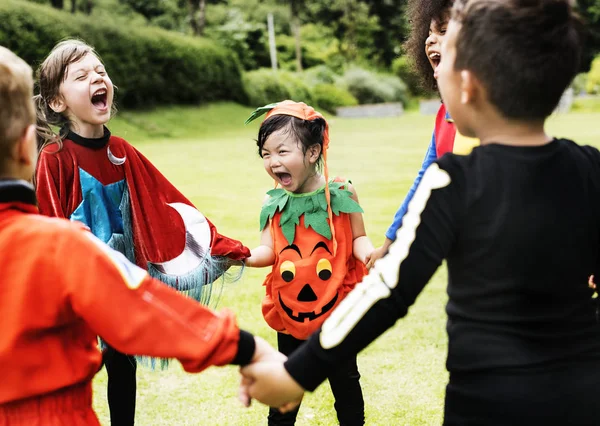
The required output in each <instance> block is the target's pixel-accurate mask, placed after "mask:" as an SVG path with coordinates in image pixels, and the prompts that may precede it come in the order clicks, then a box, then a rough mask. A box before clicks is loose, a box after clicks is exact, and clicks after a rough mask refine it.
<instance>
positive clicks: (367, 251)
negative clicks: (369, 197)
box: [348, 184, 373, 265]
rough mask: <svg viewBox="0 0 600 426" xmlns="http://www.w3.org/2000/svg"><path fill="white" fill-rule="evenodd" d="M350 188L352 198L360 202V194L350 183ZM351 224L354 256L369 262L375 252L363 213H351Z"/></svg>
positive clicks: (365, 262) (363, 261)
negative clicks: (368, 235)
mask: <svg viewBox="0 0 600 426" xmlns="http://www.w3.org/2000/svg"><path fill="white" fill-rule="evenodd" d="M348 190H349V191H350V192H352V196H351V198H352V199H353V200H354V201H356V203H357V204H360V203H359V202H358V194H357V193H356V189H354V187H353V186H352V184H348ZM350 225H351V226H352V238H353V240H354V241H353V243H352V252H353V253H354V257H355V258H356V259H358V260H359V261H361V262H362V263H364V264H365V265H366V264H367V263H369V259H370V257H371V253H373V244H372V243H371V240H370V239H369V237H367V231H366V230H365V222H364V220H363V215H362V213H350Z"/></svg>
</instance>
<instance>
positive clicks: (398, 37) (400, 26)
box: [366, 0, 409, 66]
mask: <svg viewBox="0 0 600 426" xmlns="http://www.w3.org/2000/svg"><path fill="white" fill-rule="evenodd" d="M366 3H368V4H369V6H370V10H371V14H372V15H374V16H377V18H378V22H379V29H378V30H376V31H375V32H374V34H373V37H374V41H375V45H376V47H377V52H378V55H379V57H380V60H381V62H382V65H385V66H389V65H391V63H392V62H393V61H394V59H395V58H397V57H398V56H399V55H400V53H401V50H402V44H403V43H404V41H405V40H406V38H407V36H408V32H409V25H408V20H407V19H406V5H407V3H408V1H407V0H367V1H366Z"/></svg>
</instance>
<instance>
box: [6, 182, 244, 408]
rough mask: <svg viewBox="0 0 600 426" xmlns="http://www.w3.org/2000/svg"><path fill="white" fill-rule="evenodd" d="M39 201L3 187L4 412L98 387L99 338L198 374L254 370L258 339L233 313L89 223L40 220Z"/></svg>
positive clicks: (28, 192)
mask: <svg viewBox="0 0 600 426" xmlns="http://www.w3.org/2000/svg"><path fill="white" fill-rule="evenodd" d="M9 186H10V188H9ZM15 188H16V189H15ZM34 202H35V194H34V192H33V189H32V188H31V187H29V186H26V185H25V184H19V183H16V182H14V181H13V182H6V181H4V182H0V253H2V259H3V262H2V278H1V279H0V312H1V313H2V315H1V317H0V324H1V331H0V377H1V378H2V379H1V380H0V405H1V404H3V403H7V402H11V401H16V400H20V399H23V398H28V397H32V396H36V395H43V394H47V393H50V392H53V391H56V390H58V389H62V388H65V387H68V386H72V385H75V384H78V383H84V382H89V381H90V380H91V378H92V377H93V376H94V375H95V374H96V372H97V371H98V369H99V367H100V365H101V353H100V351H99V350H98V345H97V335H100V336H102V337H103V338H104V339H105V340H106V342H107V343H108V344H110V345H111V346H113V347H114V348H116V349H117V350H119V351H121V352H124V353H129V354H139V355H149V356H154V357H163V358H177V359H178V360H179V361H180V362H181V364H182V365H183V368H184V369H185V370H186V371H189V372H199V371H202V370H203V369H205V368H207V367H209V366H211V365H224V364H228V363H240V364H243V363H246V362H249V360H250V358H251V357H252V354H253V352H254V340H253V338H252V337H251V335H249V334H248V333H246V332H241V331H240V330H239V328H238V327H237V325H236V323H235V319H234V316H233V315H232V314H231V313H228V312H223V313H221V314H218V313H215V312H213V311H211V310H209V309H207V308H205V307H203V306H201V305H200V304H198V303H196V302H194V301H193V300H191V299H189V298H187V297H185V296H182V295H180V294H178V293H177V292H176V291H174V290H172V289H170V288H169V287H167V286H166V285H164V284H162V283H160V282H158V281H156V280H153V279H151V278H150V277H149V276H148V275H147V274H146V272H145V271H143V270H142V269H140V268H138V267H137V266H135V265H133V264H131V263H129V262H128V261H127V260H126V259H125V258H124V257H123V256H122V255H121V254H119V253H117V252H114V251H112V250H110V249H108V248H107V247H106V246H104V245H103V244H102V243H100V242H99V240H97V239H96V238H95V237H94V236H93V235H92V234H91V233H90V232H88V231H86V230H84V229H83V227H82V226H81V225H79V224H76V223H73V222H69V221H67V220H64V219H55V218H48V217H44V216H40V215H38V214H36V213H37V208H36V207H35V206H34V204H33V203H34Z"/></svg>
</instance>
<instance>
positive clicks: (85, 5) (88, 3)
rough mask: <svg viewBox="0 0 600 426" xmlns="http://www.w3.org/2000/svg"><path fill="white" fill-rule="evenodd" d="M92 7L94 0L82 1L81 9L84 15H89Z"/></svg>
mask: <svg viewBox="0 0 600 426" xmlns="http://www.w3.org/2000/svg"><path fill="white" fill-rule="evenodd" d="M93 8H94V0H84V1H83V10H84V12H85V14H86V15H91V14H92V9H93Z"/></svg>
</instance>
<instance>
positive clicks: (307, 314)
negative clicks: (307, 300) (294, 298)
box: [279, 284, 338, 322]
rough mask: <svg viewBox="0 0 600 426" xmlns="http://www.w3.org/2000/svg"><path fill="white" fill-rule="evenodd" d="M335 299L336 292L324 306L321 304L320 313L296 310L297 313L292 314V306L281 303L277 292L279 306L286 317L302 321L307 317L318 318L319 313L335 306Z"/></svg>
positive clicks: (323, 312) (309, 318)
mask: <svg viewBox="0 0 600 426" xmlns="http://www.w3.org/2000/svg"><path fill="white" fill-rule="evenodd" d="M307 285H308V284H307ZM337 299H338V294H336V295H335V296H334V297H333V299H331V301H330V302H329V303H327V304H326V305H325V306H323V309H321V313H319V314H315V311H312V312H298V315H294V311H293V310H292V308H290V307H288V306H287V305H286V304H285V303H283V299H282V298H281V293H279V303H281V307H282V308H283V310H284V311H285V313H286V314H287V315H288V317H290V318H291V319H293V320H294V321H298V322H304V320H305V319H308V320H309V321H313V320H315V319H317V318H319V317H320V316H321V315H323V314H325V313H327V312H329V311H330V310H331V308H333V307H334V306H335V304H336V302H337Z"/></svg>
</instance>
